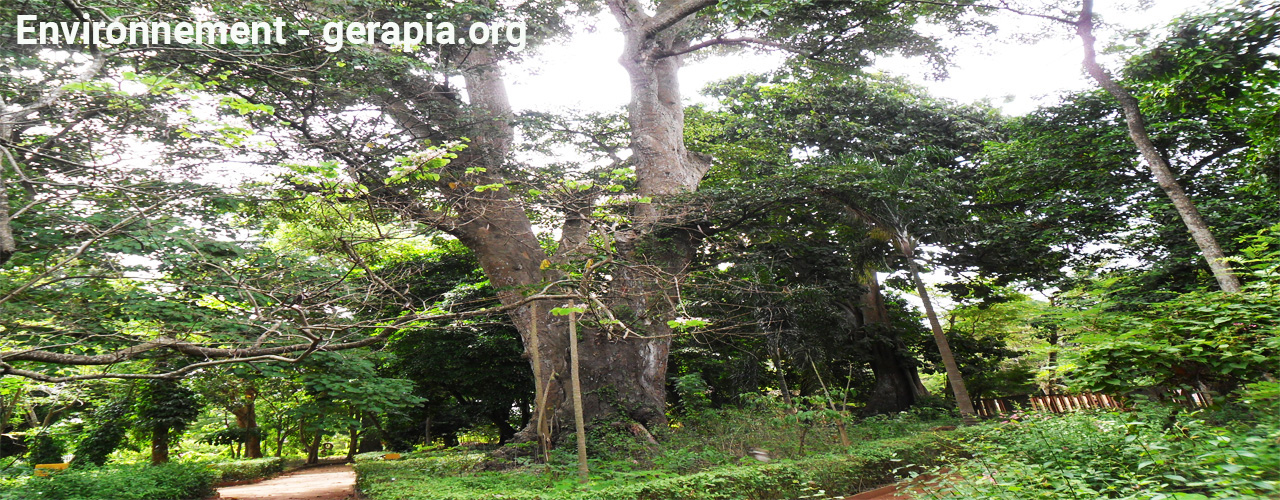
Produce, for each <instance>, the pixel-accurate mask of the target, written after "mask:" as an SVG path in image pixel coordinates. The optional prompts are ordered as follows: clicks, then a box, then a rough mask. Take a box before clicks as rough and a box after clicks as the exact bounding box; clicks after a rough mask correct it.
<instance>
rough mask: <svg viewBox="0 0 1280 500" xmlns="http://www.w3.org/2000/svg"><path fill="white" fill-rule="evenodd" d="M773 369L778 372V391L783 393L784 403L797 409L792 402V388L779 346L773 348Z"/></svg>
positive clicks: (775, 345)
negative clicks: (788, 383) (788, 384)
mask: <svg viewBox="0 0 1280 500" xmlns="http://www.w3.org/2000/svg"><path fill="white" fill-rule="evenodd" d="M773 367H774V369H775V370H777V371H778V390H779V391H781V392H782V402H783V403H784V404H786V405H787V408H795V406H796V405H795V403H794V402H793V401H791V387H789V386H787V372H786V371H785V370H783V369H782V348H780V347H778V345H777V344H774V346H773Z"/></svg>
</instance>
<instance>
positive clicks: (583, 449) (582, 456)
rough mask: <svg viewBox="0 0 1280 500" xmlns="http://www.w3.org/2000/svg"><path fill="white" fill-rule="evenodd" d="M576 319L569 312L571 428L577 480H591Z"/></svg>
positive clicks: (581, 481)
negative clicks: (576, 458)
mask: <svg viewBox="0 0 1280 500" xmlns="http://www.w3.org/2000/svg"><path fill="white" fill-rule="evenodd" d="M577 324H578V320H577V317H576V315H575V313H573V312H570V313H569V366H570V367H569V370H570V373H571V374H572V377H573V378H572V380H573V382H572V383H573V429H574V432H575V433H577V435H578V440H577V441H578V482H580V483H584V484H585V483H587V482H588V481H590V480H591V477H590V471H589V470H588V469H587V425H586V422H585V421H584V420H583V413H584V412H583V410H582V384H581V383H580V380H581V377H580V376H579V373H578V327H577Z"/></svg>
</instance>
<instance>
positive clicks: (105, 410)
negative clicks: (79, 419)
mask: <svg viewBox="0 0 1280 500" xmlns="http://www.w3.org/2000/svg"><path fill="white" fill-rule="evenodd" d="M129 406H130V404H129V402H127V401H114V402H112V403H110V404H108V405H107V406H104V407H102V408H101V409H99V410H97V411H95V412H93V427H92V428H90V429H89V432H87V433H86V434H85V436H84V438H82V439H80V443H79V444H77V445H76V456H75V458H74V459H72V462H71V464H72V465H73V466H74V467H77V468H80V467H86V466H97V467H102V466H103V465H106V463H107V456H109V455H111V452H114V451H116V448H119V447H120V443H122V442H124V437H125V434H126V433H127V432H128V431H129V426H128V416H129Z"/></svg>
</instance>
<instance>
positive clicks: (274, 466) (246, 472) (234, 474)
mask: <svg viewBox="0 0 1280 500" xmlns="http://www.w3.org/2000/svg"><path fill="white" fill-rule="evenodd" d="M209 467H210V468H212V469H214V470H216V471H218V472H219V473H220V474H221V476H220V477H219V479H218V480H219V481H221V482H227V483H229V482H233V481H252V480H255V479H264V478H267V477H271V476H272V475H275V474H279V473H281V472H284V459H283V458H276V457H267V458H254V459H250V460H237V461H234V462H219V463H213V464H209Z"/></svg>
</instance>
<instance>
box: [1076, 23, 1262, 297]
mask: <svg viewBox="0 0 1280 500" xmlns="http://www.w3.org/2000/svg"><path fill="white" fill-rule="evenodd" d="M1076 34H1078V35H1079V36H1080V40H1081V41H1083V42H1084V67H1085V70H1086V71H1088V72H1089V76H1091V77H1093V79H1094V80H1096V81H1097V82H1098V84H1099V85H1101V86H1102V88H1103V89H1105V90H1106V91H1107V92H1108V93H1110V94H1111V96H1112V97H1114V98H1115V99H1116V101H1117V102H1119V103H1120V108H1121V109H1122V110H1123V111H1124V118H1125V124H1126V125H1127V126H1128V128H1129V138H1130V139H1131V140H1132V141H1133V144H1134V145H1135V146H1137V148H1138V151H1139V152H1140V153H1142V158H1143V159H1144V160H1146V162H1147V167H1148V168H1150V169H1151V174H1152V176H1153V177H1155V180H1156V184H1159V185H1160V189H1163V190H1164V193H1165V195H1167V196H1168V197H1169V201H1171V202H1173V206H1174V208H1175V209H1177V211H1178V216H1180V217H1181V218H1182V223H1183V224H1184V225H1186V227H1187V231H1188V232H1190V233H1191V239H1193V240H1195V242H1196V246H1198V247H1200V254H1201V255H1202V256H1203V257H1204V259H1205V261H1206V262H1207V263H1208V264H1209V269H1210V270H1212V271H1213V277H1214V279H1216V280H1217V281H1218V287H1219V288H1221V289H1222V291H1224V292H1232V293H1234V292H1239V291H1240V278H1239V277H1237V276H1236V275H1235V272H1234V271H1232V269H1231V266H1230V264H1228V263H1227V262H1226V260H1224V259H1226V254H1224V253H1223V251H1222V247H1221V246H1220V245H1218V240H1217V239H1216V238H1214V236H1213V232H1211V231H1210V230H1209V225H1208V224H1207V223H1205V221H1204V218H1203V217H1201V216H1200V211H1199V210H1198V209H1196V205H1195V202H1193V201H1192V200H1191V197H1190V196H1187V193H1186V191H1183V189H1182V185H1181V184H1178V178H1177V177H1176V176H1174V174H1173V169H1171V168H1170V167H1169V162H1168V161H1167V160H1165V158H1164V156H1163V155H1161V154H1160V152H1159V150H1157V149H1156V146H1155V143H1153V142H1152V141H1151V137H1150V136H1148V135H1147V127H1146V123H1145V121H1144V120H1143V117H1142V109H1141V108H1140V107H1139V103H1138V99H1136V98H1135V97H1133V95H1132V94H1130V93H1129V91H1127V90H1125V89H1124V87H1121V86H1120V84H1118V83H1116V81H1115V80H1114V79H1112V78H1111V75H1110V74H1109V73H1107V71H1106V70H1105V69H1103V68H1102V66H1101V65H1099V64H1098V56H1097V51H1096V50H1095V48H1094V44H1095V43H1096V41H1097V40H1096V38H1095V37H1094V35H1093V0H1083V3H1082V7H1081V9H1080V19H1079V21H1077V22H1076Z"/></svg>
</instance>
